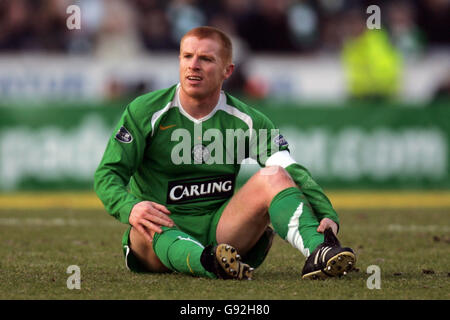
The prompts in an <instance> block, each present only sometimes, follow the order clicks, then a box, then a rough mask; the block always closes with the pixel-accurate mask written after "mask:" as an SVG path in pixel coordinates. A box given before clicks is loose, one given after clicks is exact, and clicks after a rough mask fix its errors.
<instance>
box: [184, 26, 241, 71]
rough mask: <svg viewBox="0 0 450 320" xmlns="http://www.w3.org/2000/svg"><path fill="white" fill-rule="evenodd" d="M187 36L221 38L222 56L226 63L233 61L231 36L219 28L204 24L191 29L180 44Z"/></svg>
mask: <svg viewBox="0 0 450 320" xmlns="http://www.w3.org/2000/svg"><path fill="white" fill-rule="evenodd" d="M187 37H196V38H197V39H205V38H206V39H215V40H219V41H220V42H221V44H222V58H223V60H224V62H225V63H231V61H232V59H233V46H232V44H231V40H230V38H229V37H228V36H227V35H226V34H225V33H224V32H222V31H220V30H219V29H217V28H214V27H209V26H203V27H197V28H194V29H191V30H189V31H188V32H187V33H186V34H185V35H184V36H183V38H181V41H180V44H181V43H182V42H183V40H184V39H185V38H187Z"/></svg>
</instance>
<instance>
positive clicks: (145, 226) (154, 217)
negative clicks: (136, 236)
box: [128, 201, 174, 242]
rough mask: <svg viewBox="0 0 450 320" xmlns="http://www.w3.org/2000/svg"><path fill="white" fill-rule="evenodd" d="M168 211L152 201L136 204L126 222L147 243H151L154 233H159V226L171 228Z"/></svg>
mask: <svg viewBox="0 0 450 320" xmlns="http://www.w3.org/2000/svg"><path fill="white" fill-rule="evenodd" d="M169 214H170V211H169V210H168V209H167V208H166V207H165V206H163V205H162V204H158V203H156V202H152V201H142V202H139V203H137V204H136V205H135V206H134V207H133V209H132V210H131V213H130V217H129V218H128V221H129V222H130V224H131V225H132V226H133V227H134V228H136V230H137V231H138V232H139V233H140V234H141V235H143V236H144V237H145V239H147V240H148V241H149V242H151V241H152V239H153V235H154V234H155V232H157V233H161V232H162V229H161V226H166V227H173V226H174V223H173V221H172V219H170V218H169V217H168V215H169Z"/></svg>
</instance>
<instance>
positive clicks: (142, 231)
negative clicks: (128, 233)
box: [135, 225, 153, 242]
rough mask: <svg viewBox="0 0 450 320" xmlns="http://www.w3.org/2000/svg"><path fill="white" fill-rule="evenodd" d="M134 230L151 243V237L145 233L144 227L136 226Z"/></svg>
mask: <svg viewBox="0 0 450 320" xmlns="http://www.w3.org/2000/svg"><path fill="white" fill-rule="evenodd" d="M135 228H136V230H137V231H138V232H139V233H140V234H141V235H142V236H143V237H144V238H145V239H146V240H147V241H148V242H152V241H153V239H152V237H151V236H150V235H149V234H148V233H147V231H146V230H145V228H144V227H142V226H141V225H137V226H136V227H135Z"/></svg>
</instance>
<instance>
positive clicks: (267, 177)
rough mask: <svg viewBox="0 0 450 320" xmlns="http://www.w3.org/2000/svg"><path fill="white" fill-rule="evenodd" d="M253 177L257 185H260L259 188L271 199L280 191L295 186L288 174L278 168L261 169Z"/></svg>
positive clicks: (281, 168)
mask: <svg viewBox="0 0 450 320" xmlns="http://www.w3.org/2000/svg"><path fill="white" fill-rule="evenodd" d="M255 176H256V179H257V180H258V183H259V184H260V185H261V188H262V189H263V190H265V191H266V192H267V194H268V196H269V197H271V198H273V197H274V196H275V195H276V194H277V193H278V192H280V191H281V190H284V189H286V188H290V187H295V186H296V184H295V182H294V181H293V180H292V178H291V176H290V175H289V173H288V172H287V171H286V170H285V169H284V168H283V167H280V166H269V167H265V168H262V169H260V170H259V171H258V172H257V173H256V174H255Z"/></svg>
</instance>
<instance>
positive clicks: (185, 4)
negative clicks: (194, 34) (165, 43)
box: [167, 0, 206, 43]
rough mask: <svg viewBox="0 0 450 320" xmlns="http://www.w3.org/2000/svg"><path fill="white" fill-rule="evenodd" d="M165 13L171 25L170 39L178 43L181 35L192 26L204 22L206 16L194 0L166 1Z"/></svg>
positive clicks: (197, 25) (203, 23)
mask: <svg viewBox="0 0 450 320" xmlns="http://www.w3.org/2000/svg"><path fill="white" fill-rule="evenodd" d="M167 15H168V17H169V21H170V23H171V25H172V29H171V36H172V41H174V42H175V43H179V42H180V40H181V37H183V35H184V34H185V33H186V32H188V31H189V30H191V29H192V28H195V27H199V26H202V25H205V24H206V16H205V14H204V13H203V11H202V10H201V9H200V8H199V7H198V6H197V1H196V0H173V1H170V2H169V3H168V7H167Z"/></svg>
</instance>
